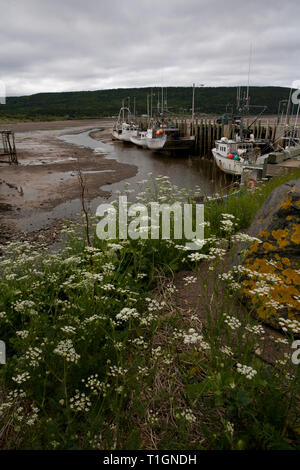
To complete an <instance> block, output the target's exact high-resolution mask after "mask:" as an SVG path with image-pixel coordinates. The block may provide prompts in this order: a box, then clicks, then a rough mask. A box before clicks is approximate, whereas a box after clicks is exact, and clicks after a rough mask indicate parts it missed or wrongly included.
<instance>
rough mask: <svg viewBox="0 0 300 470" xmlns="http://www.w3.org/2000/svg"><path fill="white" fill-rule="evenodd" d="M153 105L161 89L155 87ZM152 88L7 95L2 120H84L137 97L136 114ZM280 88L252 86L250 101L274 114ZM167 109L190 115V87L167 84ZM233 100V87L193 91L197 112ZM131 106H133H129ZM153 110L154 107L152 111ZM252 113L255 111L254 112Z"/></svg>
mask: <svg viewBox="0 0 300 470" xmlns="http://www.w3.org/2000/svg"><path fill="white" fill-rule="evenodd" d="M152 90H153V93H154V94H155V96H154V97H153V103H154V107H155V105H156V102H157V99H158V96H159V94H160V93H161V89H160V88H158V87H154V88H153V89H152ZM150 91H151V88H117V89H111V90H97V91H76V92H75V91H72V92H60V93H38V94H35V95H31V96H19V97H8V98H7V99H6V104H5V105H2V106H0V119H1V120H4V121H5V120H11V119H15V120H25V121H26V120H33V121H40V120H50V121H51V120H57V119H85V118H100V117H111V116H115V115H117V114H118V112H119V108H120V106H121V103H122V100H123V99H124V100H127V98H128V96H130V97H131V105H132V103H133V98H134V97H135V98H136V111H137V114H139V115H141V114H145V113H146V112H147V95H148V94H149V93H150ZM288 92H289V90H288V89H286V88H282V87H251V90H250V94H251V104H252V105H265V106H267V107H268V109H267V111H266V112H267V113H269V114H276V113H277V107H278V102H279V100H281V99H285V98H287V97H288ZM166 93H167V98H168V110H169V112H170V113H171V114H173V115H174V114H177V115H178V114H185V115H188V116H190V114H191V102H192V88H191V87H167V88H166ZM235 101H236V88H235V87H217V88H215V87H204V88H199V89H197V90H196V95H195V112H196V114H215V115H219V114H223V113H224V112H225V109H226V106H227V104H228V103H231V104H234V103H235ZM131 107H132V106H131ZM154 111H155V110H154ZM254 114H255V113H254Z"/></svg>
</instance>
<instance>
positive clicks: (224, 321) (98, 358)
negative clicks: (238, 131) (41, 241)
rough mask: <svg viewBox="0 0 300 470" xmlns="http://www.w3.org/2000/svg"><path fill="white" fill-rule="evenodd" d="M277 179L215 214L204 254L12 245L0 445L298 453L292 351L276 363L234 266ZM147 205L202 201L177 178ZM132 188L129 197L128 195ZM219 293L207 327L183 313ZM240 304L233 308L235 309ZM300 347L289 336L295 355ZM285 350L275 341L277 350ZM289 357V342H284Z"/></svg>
mask: <svg viewBox="0 0 300 470" xmlns="http://www.w3.org/2000/svg"><path fill="white" fill-rule="evenodd" d="M295 177H299V174H294V175H290V176H289V177H285V178H277V179H273V180H272V181H270V182H268V183H266V184H264V185H262V186H261V187H259V188H258V189H257V190H256V191H254V192H253V191H251V192H246V191H245V192H242V193H240V194H239V196H238V197H232V198H229V199H228V200H227V201H224V202H223V203H219V202H211V203H209V204H207V206H206V210H205V212H206V216H205V220H206V222H207V225H206V227H205V232H206V243H205V245H204V247H203V248H202V249H201V250H199V251H197V252H193V253H190V252H188V251H186V249H185V245H184V243H185V240H147V239H143V240H141V239H140V240H118V239H117V240H113V241H108V242H105V241H101V240H99V239H98V238H97V237H96V236H95V232H94V226H93V224H94V223H95V220H93V218H90V220H89V222H90V234H89V239H87V236H86V228H87V227H86V223H85V221H83V223H82V224H79V225H78V224H75V223H69V224H68V226H66V228H65V229H64V234H63V236H64V239H65V244H64V248H63V249H61V250H60V251H59V252H56V253H51V252H50V251H49V249H48V248H47V247H46V246H42V245H34V246H33V245H29V244H26V243H22V244H21V243H11V244H9V245H7V246H5V247H2V258H1V260H0V276H1V287H0V338H1V339H2V340H3V341H5V343H6V345H7V364H6V365H5V366H1V369H0V381H1V389H2V390H1V392H0V393H1V395H0V419H1V425H0V442H1V447H2V448H6V449H7V448H9V449H12V448H18V449H23V448H26V449H295V448H299V444H300V442H299V433H298V429H299V413H298V406H299V403H298V402H297V399H298V397H297V391H298V390H299V370H298V369H297V367H293V365H292V364H291V360H290V357H289V356H286V352H285V351H286V350H284V349H283V350H282V355H281V357H280V359H279V360H276V361H274V362H271V363H270V362H268V361H265V360H264V357H263V356H264V354H263V353H264V348H265V340H266V332H265V330H264V327H263V326H262V325H261V324H260V323H259V322H258V320H256V319H254V318H253V317H252V315H251V313H252V312H251V311H249V312H247V314H246V315H245V310H244V307H243V305H242V304H241V302H240V289H241V283H242V280H241V279H239V278H238V277H237V278H234V279H233V280H231V281H230V282H229V281H228V280H226V275H224V274H225V273H226V271H225V269H226V259H227V258H228V256H229V257H230V253H231V251H232V249H233V247H234V244H235V243H237V242H238V237H236V235H235V234H236V232H238V231H240V230H243V229H245V228H246V227H247V226H248V225H249V223H250V222H251V220H252V218H253V217H254V215H255V213H256V212H257V210H258V209H259V207H260V206H261V204H262V203H263V201H264V200H265V198H266V197H267V196H268V194H270V192H271V191H272V189H273V188H274V187H276V186H277V185H279V184H281V183H282V182H284V181H286V180H287V178H289V179H292V178H295ZM140 189H141V192H140V193H139V194H138V195H137V196H136V200H137V201H140V202H147V201H150V200H157V201H159V202H174V201H178V200H181V201H192V200H193V199H194V198H195V197H197V196H198V194H197V192H198V189H197V188H196V191H195V193H196V194H195V193H191V192H188V191H182V190H180V189H178V188H176V187H174V186H172V185H171V184H170V183H169V181H168V180H167V179H166V178H165V177H160V178H156V179H155V180H154V181H150V182H141V183H140ZM130 192H131V189H130V187H129V186H128V188H127V193H128V194H130ZM203 263H206V266H207V283H204V285H203V286H202V289H203V291H205V289H208V288H210V289H211V287H209V282H208V281H210V285H211V286H212V294H213V295H215V296H218V295H219V291H220V286H221V289H222V294H223V297H222V302H221V305H220V307H219V310H218V312H217V315H216V314H215V312H214V314H213V313H212V310H211V308H210V305H209V304H208V303H207V304H205V305H204V309H205V312H206V318H205V321H204V320H203V319H200V318H199V317H198V316H197V315H196V314H194V313H191V314H190V315H187V314H186V312H183V311H182V310H181V308H180V307H178V303H177V302H176V298H177V297H178V295H179V296H180V292H178V287H177V286H176V276H175V272H179V271H181V270H187V271H190V272H189V274H188V275H186V276H185V277H184V283H185V287H187V288H190V289H191V293H192V291H193V290H194V289H195V286H197V284H196V281H197V275H198V273H199V272H200V271H201V269H202V268H203ZM233 305H235V307H236V308H235V309H233ZM293 339H294V333H293V331H290V330H288V331H287V332H286V337H285V339H284V341H285V343H284V346H288V347H289V344H290V343H291V342H292V341H293ZM274 342H275V339H274ZM277 344H278V346H280V345H281V344H280V341H278V342H277Z"/></svg>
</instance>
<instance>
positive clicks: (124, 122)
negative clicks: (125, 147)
mask: <svg viewBox="0 0 300 470" xmlns="http://www.w3.org/2000/svg"><path fill="white" fill-rule="evenodd" d="M126 115H127V116H126ZM125 116H126V118H125ZM138 132H139V127H138V126H136V125H135V124H134V122H133V121H132V120H131V113H130V109H129V108H128V107H124V106H122V107H121V108H120V111H119V115H118V119H117V121H116V123H115V125H114V127H113V130H112V138H113V139H115V140H121V141H123V142H131V137H137V135H138Z"/></svg>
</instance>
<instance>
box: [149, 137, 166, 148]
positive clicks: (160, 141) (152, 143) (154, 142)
mask: <svg viewBox="0 0 300 470" xmlns="http://www.w3.org/2000/svg"><path fill="white" fill-rule="evenodd" d="M166 141H167V137H166V136H165V135H164V136H163V137H159V138H154V139H149V138H148V137H147V138H146V145H147V148H148V149H149V150H162V149H163V148H164V146H165V144H166Z"/></svg>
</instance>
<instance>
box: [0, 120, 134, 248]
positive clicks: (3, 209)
mask: <svg viewBox="0 0 300 470" xmlns="http://www.w3.org/2000/svg"><path fill="white" fill-rule="evenodd" d="M111 126H112V122H111V121H109V120H86V121H84V120H83V121H57V122H47V123H17V124H13V125H10V126H9V128H11V129H13V130H14V131H15V132H16V146H17V152H18V160H19V165H18V166H10V165H8V164H1V165H0V221H1V222H0V242H3V241H5V240H9V239H12V238H24V237H25V238H30V239H32V237H34V238H36V234H35V232H36V230H34V229H35V220H38V221H42V222H43V223H42V226H43V227H42V231H45V230H46V232H47V233H48V232H49V230H50V232H51V233H52V232H53V231H54V232H56V230H57V228H56V226H57V224H58V222H59V220H62V219H64V218H68V214H67V213H65V214H64V204H67V203H68V202H72V201H73V200H76V199H78V198H79V197H80V192H81V188H80V185H79V182H78V171H79V170H80V171H81V173H82V175H83V177H84V181H85V188H86V199H87V201H89V200H91V199H94V198H98V197H99V198H101V197H102V198H103V199H105V198H106V197H108V196H109V195H110V193H109V192H108V191H103V190H102V189H101V187H102V186H104V185H110V184H112V183H117V182H119V181H122V180H123V179H127V178H130V177H131V176H134V175H135V174H136V172H137V168H136V167H135V166H134V165H128V164H123V163H120V162H117V161H115V160H113V159H106V158H105V155H104V154H101V153H97V154H96V153H94V151H93V150H92V149H88V148H83V147H82V148H81V147H78V146H75V145H71V144H68V143H65V142H63V141H62V140H60V139H59V137H60V136H61V135H64V134H72V133H78V132H83V131H87V130H89V129H91V130H92V129H99V131H98V132H97V135H101V136H102V138H103V139H108V138H109V136H110V129H111ZM5 127H6V126H5V125H2V126H1V125H0V128H5ZM59 206H61V210H60V211H59V212H58V211H56V212H58V213H57V214H56V213H55V209H56V208H57V207H59ZM52 213H53V214H52ZM52 215H53V217H52ZM64 215H65V216H66V217H64ZM29 220H31V221H32V222H31V223H29V222H28V221H29ZM47 221H49V223H47ZM23 227H25V229H24V230H23V229H22V228H23ZM51 227H52V229H53V230H52V231H51ZM23 232H31V234H30V235H29V234H28V236H26V234H24V233H23ZM38 232H40V227H38ZM50 238H51V237H50Z"/></svg>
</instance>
